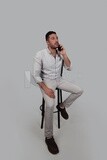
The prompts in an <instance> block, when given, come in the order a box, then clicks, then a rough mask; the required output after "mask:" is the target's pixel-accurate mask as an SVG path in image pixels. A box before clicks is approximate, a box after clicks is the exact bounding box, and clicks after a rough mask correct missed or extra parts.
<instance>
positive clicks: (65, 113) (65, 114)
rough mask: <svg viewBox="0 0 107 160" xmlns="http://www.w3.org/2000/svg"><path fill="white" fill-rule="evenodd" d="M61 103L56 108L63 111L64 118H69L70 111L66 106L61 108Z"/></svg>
mask: <svg viewBox="0 0 107 160" xmlns="http://www.w3.org/2000/svg"><path fill="white" fill-rule="evenodd" d="M60 104H61V103H59V105H57V106H56V108H57V109H58V110H59V111H60V112H61V116H62V117H63V118H64V119H68V118H69V116H68V113H67V112H66V109H65V108H61V107H60Z"/></svg>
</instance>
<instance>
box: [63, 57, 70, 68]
mask: <svg viewBox="0 0 107 160" xmlns="http://www.w3.org/2000/svg"><path fill="white" fill-rule="evenodd" d="M63 59H64V63H65V65H66V66H67V67H70V65H71V61H70V59H69V58H68V56H67V55H66V54H65V55H63Z"/></svg>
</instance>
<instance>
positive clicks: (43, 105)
mask: <svg viewBox="0 0 107 160" xmlns="http://www.w3.org/2000/svg"><path fill="white" fill-rule="evenodd" d="M56 90H57V105H58V104H59V103H62V90H61V89H59V88H56ZM40 110H41V115H42V119H41V129H42V128H43V122H44V116H45V100H44V98H43V97H42V105H41V106H40ZM53 113H57V114H58V128H60V111H59V109H57V110H56V111H54V112H53Z"/></svg>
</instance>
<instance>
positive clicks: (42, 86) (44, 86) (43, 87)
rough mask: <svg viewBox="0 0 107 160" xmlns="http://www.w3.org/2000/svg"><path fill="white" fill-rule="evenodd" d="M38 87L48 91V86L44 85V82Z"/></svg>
mask: <svg viewBox="0 0 107 160" xmlns="http://www.w3.org/2000/svg"><path fill="white" fill-rule="evenodd" d="M38 85H39V86H40V87H41V88H42V89H43V90H46V89H47V86H46V85H45V84H44V82H38Z"/></svg>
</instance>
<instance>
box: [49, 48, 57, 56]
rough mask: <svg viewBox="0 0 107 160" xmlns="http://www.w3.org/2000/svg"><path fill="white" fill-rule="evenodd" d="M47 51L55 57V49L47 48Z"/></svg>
mask: <svg viewBox="0 0 107 160" xmlns="http://www.w3.org/2000/svg"><path fill="white" fill-rule="evenodd" d="M48 49H49V50H50V52H51V53H52V55H53V56H55V55H56V49H54V48H51V47H48Z"/></svg>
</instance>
